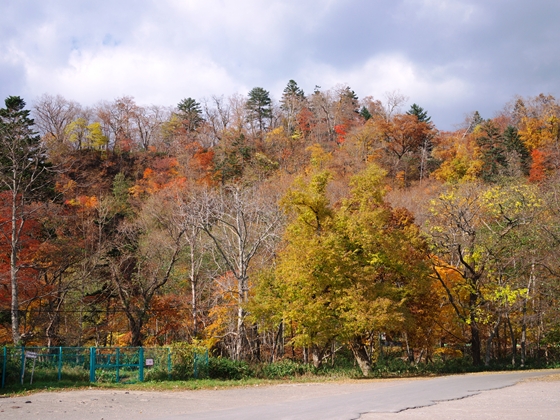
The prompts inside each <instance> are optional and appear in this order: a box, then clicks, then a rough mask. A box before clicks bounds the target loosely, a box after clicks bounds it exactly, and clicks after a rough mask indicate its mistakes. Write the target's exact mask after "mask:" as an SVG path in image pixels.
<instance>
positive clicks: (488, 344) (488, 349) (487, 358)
mask: <svg viewBox="0 0 560 420" xmlns="http://www.w3.org/2000/svg"><path fill="white" fill-rule="evenodd" d="M501 321H502V315H501V314H500V315H498V320H497V321H496V325H495V326H494V328H493V329H492V333H491V334H490V336H489V337H488V340H486V356H485V358H484V366H489V365H490V356H491V354H490V353H491V351H492V340H493V339H494V337H495V335H496V333H497V332H498V328H499V327H500V322H501Z"/></svg>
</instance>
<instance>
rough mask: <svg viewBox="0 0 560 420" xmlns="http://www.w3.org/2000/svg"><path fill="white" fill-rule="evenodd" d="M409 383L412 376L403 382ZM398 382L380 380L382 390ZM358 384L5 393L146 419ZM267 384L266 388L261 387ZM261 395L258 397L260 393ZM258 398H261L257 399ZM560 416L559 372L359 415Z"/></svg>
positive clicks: (55, 411) (30, 405)
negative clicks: (459, 396)
mask: <svg viewBox="0 0 560 420" xmlns="http://www.w3.org/2000/svg"><path fill="white" fill-rule="evenodd" d="M400 381H407V380H400ZM395 383H396V382H395V381H376V382H375V386H376V387H379V388H385V387H391V386H394V384H395ZM360 386H361V385H360V384H359V383H346V384H332V383H327V384H325V383H323V384H284V385H276V386H267V387H264V388H266V389H259V390H258V393H257V392H256V391H257V390H256V389H255V387H246V388H236V389H226V390H201V391H178V392H147V391H114V390H98V389H90V390H79V391H68V392H44V393H37V394H32V395H28V396H21V397H0V419H2V420H11V419H17V420H31V419H33V420H37V419H40V420H60V419H64V420H67V419H79V420H117V419H126V420H137V419H138V420H143V419H146V420H148V419H150V420H151V419H161V418H170V417H173V416H177V418H178V419H196V418H197V413H198V414H199V415H202V414H204V413H208V412H209V411H210V410H216V409H218V410H219V409H226V408H236V407H242V406H247V405H251V404H263V403H267V401H270V402H273V401H278V400H284V401H292V402H293V403H294V404H297V401H298V400H303V399H305V398H313V397H314V396H328V395H338V394H340V393H341V392H343V393H344V392H350V391H351V390H352V389H358V388H359V387H360ZM261 388H262V387H261ZM256 394H257V395H258V398H257V399H256V398H255V395H256ZM256 400H258V401H256ZM435 418H437V419H455V420H463V419H464V420H466V419H469V420H470V419H539V418H542V419H560V375H553V376H548V377H545V378H541V379H538V380H528V381H524V382H521V383H518V384H517V385H514V386H511V387H507V388H502V389H497V390H491V391H484V392H481V393H480V394H478V395H474V396H471V397H468V398H463V399H460V400H454V401H444V402H439V403H436V404H435V405H432V406H428V407H421V408H416V409H410V410H405V411H402V412H400V413H367V414H362V416H361V417H360V419H365V420H375V419H388V420H392V419H394V420H412V419H414V420H419V419H435Z"/></svg>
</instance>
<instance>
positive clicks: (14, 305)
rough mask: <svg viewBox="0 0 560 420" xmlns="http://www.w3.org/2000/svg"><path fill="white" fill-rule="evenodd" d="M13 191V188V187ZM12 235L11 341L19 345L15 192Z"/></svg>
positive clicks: (17, 239)
mask: <svg viewBox="0 0 560 420" xmlns="http://www.w3.org/2000/svg"><path fill="white" fill-rule="evenodd" d="M14 191H15V187H14ZM11 227H12V232H11V233H12V235H11V249H10V286H11V292H12V293H11V294H12V302H11V318H12V340H13V342H14V344H15V345H16V346H17V345H21V342H20V341H21V335H20V332H19V293H18V271H19V269H18V266H17V262H18V248H19V235H18V230H21V226H18V221H17V196H16V192H14V193H13V194H12V226H11Z"/></svg>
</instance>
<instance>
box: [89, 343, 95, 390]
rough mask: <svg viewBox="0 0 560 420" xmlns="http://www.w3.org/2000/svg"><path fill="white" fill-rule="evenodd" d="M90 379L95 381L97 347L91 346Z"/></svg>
mask: <svg viewBox="0 0 560 420" xmlns="http://www.w3.org/2000/svg"><path fill="white" fill-rule="evenodd" d="M89 381H90V382H95V347H90V348H89Z"/></svg>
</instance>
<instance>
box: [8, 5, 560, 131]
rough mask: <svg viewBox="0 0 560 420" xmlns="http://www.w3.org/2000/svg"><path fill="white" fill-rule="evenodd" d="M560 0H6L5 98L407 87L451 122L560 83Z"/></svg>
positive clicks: (486, 113)
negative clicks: (293, 84) (290, 85)
mask: <svg viewBox="0 0 560 420" xmlns="http://www.w3.org/2000/svg"><path fill="white" fill-rule="evenodd" d="M559 18H560V2H558V1H557V0H531V1H528V0H517V1H516V0H473V1H468V0H456V1H454V0H282V1H277V0H267V1H262V0H236V1H233V0H157V1H156V0H153V1H152V0H111V1H108V0H96V1H79V0H73V1H70V0H2V5H1V8H0V97H1V98H2V99H3V98H5V97H6V96H8V95H19V96H22V97H23V98H24V99H25V100H26V101H27V102H28V103H32V102H33V100H34V99H35V98H37V97H39V96H41V95H42V94H44V93H49V94H53V95H56V94H60V95H62V96H64V97H65V98H67V99H72V100H76V101H78V102H80V103H82V104H83V105H93V104H95V103H96V102H98V101H100V100H113V99H115V98H118V97H121V96H124V95H128V96H132V97H134V98H135V100H136V102H137V103H139V104H143V105H149V104H158V105H176V104H177V103H178V102H179V101H180V100H181V99H183V98H186V97H193V98H196V99H198V100H200V99H202V98H203V97H210V96H211V95H226V96H227V95H231V94H234V93H240V94H243V95H245V94H246V93H247V92H248V91H249V90H250V89H251V88H253V87H255V86H260V87H263V88H265V89H267V90H269V91H270V92H271V94H272V96H273V97H274V98H275V99H279V98H280V96H281V93H282V90H283V88H284V87H285V86H286V83H287V82H288V80H289V79H294V80H296V81H297V82H298V84H299V85H300V87H302V88H303V89H304V91H305V92H306V93H309V92H312V91H313V88H314V87H315V85H319V86H321V87H322V88H323V89H330V88H333V87H335V86H337V85H349V86H350V87H351V88H352V89H353V90H354V91H355V92H356V94H357V95H358V96H359V97H360V98H363V97H364V96H368V95H371V96H373V97H375V98H376V99H380V100H384V98H385V94H386V93H387V92H391V91H399V92H400V93H402V94H403V95H405V96H406V97H408V98H409V100H408V104H412V103H413V102H415V103H417V104H419V105H420V106H422V107H423V108H425V109H426V110H427V111H428V113H429V114H430V115H431V116H432V120H433V121H434V122H435V123H436V125H437V126H438V127H439V128H441V129H453V128H454V125H455V124H459V123H461V122H462V121H463V120H464V118H465V115H466V114H468V113H470V112H472V111H474V110H478V111H479V112H480V113H481V115H482V116H483V117H486V118H489V117H492V116H493V115H494V113H495V112H496V111H499V110H500V109H501V108H502V107H503V106H504V105H505V104H506V102H508V101H510V100H511V99H512V98H513V97H514V96H515V95H521V96H533V95H538V94H539V93H546V94H552V95H555V96H556V97H558V96H560V78H559V77H558V75H559V74H558V73H559V72H558V70H559V69H560V42H559V41H560V25H559V24H558V20H559Z"/></svg>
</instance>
